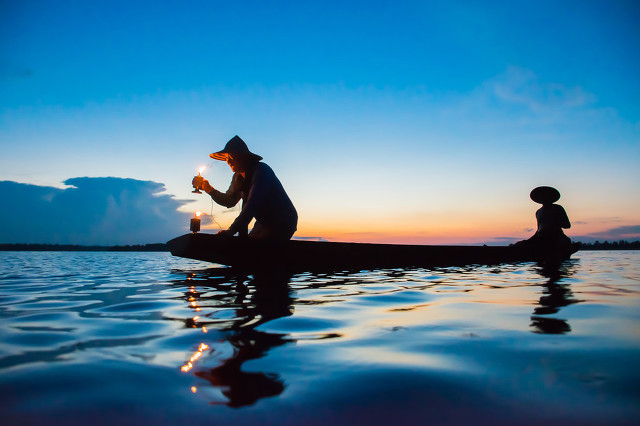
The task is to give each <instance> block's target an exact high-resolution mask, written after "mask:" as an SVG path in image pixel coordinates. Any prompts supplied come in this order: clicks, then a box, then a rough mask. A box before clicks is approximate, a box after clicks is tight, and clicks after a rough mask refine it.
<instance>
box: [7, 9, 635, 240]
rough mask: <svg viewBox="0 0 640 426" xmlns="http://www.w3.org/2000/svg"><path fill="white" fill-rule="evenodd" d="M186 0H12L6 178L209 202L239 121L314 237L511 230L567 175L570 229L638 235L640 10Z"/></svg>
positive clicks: (303, 228) (501, 234)
mask: <svg viewBox="0 0 640 426" xmlns="http://www.w3.org/2000/svg"><path fill="white" fill-rule="evenodd" d="M177 3H178V2H173V1H171V2H169V1H166V2H162V1H153V2H151V1H150V2H145V1H137V2H131V1H113V0H112V1H108V2H103V1H90V2H87V1H29V0H25V1H17V0H15V1H10V0H9V1H3V2H1V3H0V35H1V44H0V149H1V151H0V153H1V155H0V180H6V181H13V182H20V183H29V184H35V185H41V186H49V187H51V186H53V187H58V188H64V185H63V183H62V182H63V181H66V180H67V179H70V178H76V177H85V176H88V177H121V178H131V179H137V180H142V181H153V182H157V183H161V184H164V185H165V188H166V192H165V193H164V194H165V195H171V196H173V197H175V199H177V200H194V202H193V203H188V204H186V205H183V206H182V207H180V209H181V211H184V212H193V211H195V210H202V211H205V212H210V211H211V209H212V207H211V203H210V201H209V199H208V198H207V196H206V195H199V196H198V195H196V194H192V193H191V189H192V188H191V187H190V182H191V178H192V177H193V175H194V174H195V173H196V171H197V169H198V168H200V167H202V166H205V165H206V166H209V168H208V169H207V170H205V171H204V172H203V175H204V176H205V177H206V178H208V179H209V180H210V181H211V183H212V184H213V185H214V187H216V188H218V189H221V190H225V189H226V188H227V186H228V184H229V181H230V178H231V172H230V170H229V168H228V166H227V165H226V164H225V163H223V162H216V161H214V160H210V159H209V158H208V154H209V153H211V152H213V151H217V150H219V149H221V148H222V147H223V146H224V144H225V142H226V141H227V140H228V139H230V138H231V137H232V136H234V135H236V134H238V135H240V136H241V137H242V138H243V139H244V140H245V141H246V142H247V144H248V145H249V147H250V149H251V150H252V151H253V152H255V153H258V154H260V155H262V156H263V157H264V161H265V162H266V163H267V164H269V165H270V166H271V167H272V168H273V169H274V170H275V172H276V174H277V175H278V177H279V178H280V180H281V181H282V183H283V184H284V186H285V189H286V190H287V192H288V193H289V195H290V197H291V199H292V200H293V202H294V204H295V205H296V207H297V209H298V213H299V216H300V222H299V226H298V232H297V234H296V235H298V236H302V237H323V238H326V239H332V240H346V241H385V242H414V243H479V242H489V241H511V239H514V238H515V239H520V238H525V237H528V236H529V235H531V234H532V229H533V228H534V227H535V218H534V213H535V210H536V209H537V207H538V206H537V205H536V204H535V203H533V202H532V201H531V200H530V199H529V198H528V194H529V191H531V189H533V188H534V187H535V186H539V185H551V186H554V187H556V188H558V189H559V190H560V192H561V193H562V198H561V200H560V202H559V203H560V204H562V205H563V206H564V207H565V209H566V210H567V212H568V214H569V217H570V218H571V220H572V222H573V225H574V226H573V227H572V229H571V230H569V231H568V232H567V234H568V235H569V236H572V237H580V236H591V237H594V238H600V239H604V238H609V239H614V238H615V239H618V238H626V239H637V238H638V237H640V167H639V165H640V78H638V76H640V54H638V52H639V51H640V26H639V25H638V22H640V3H638V2H636V1H610V0H609V1H538V2H530V1H510V2H507V1H494V2H492V1H487V0H484V1H461V2H456V1H366V2H365V1H349V2H344V1H326V0H325V1H318V2H315V1H305V2H297V1H296V2H294V1H269V2H265V1H233V2H230V1H216V0H211V1H189V2H184V3H185V4H184V5H179V4H177ZM82 182H85V181H82ZM96 182H97V181H96ZM151 187H154V188H155V186H153V185H151ZM145 199H146V198H145ZM165 201H166V200H165ZM165 205H167V204H165ZM1 208H2V209H3V210H4V213H7V212H10V211H11V210H12V209H17V207H16V206H15V205H14V204H12V200H11V199H7V200H3V203H2V207H1ZM79 208H80V209H82V207H79ZM132 211H133V210H132ZM136 212H137V210H136ZM43 213H44V214H46V211H44V212H43ZM237 213H238V209H235V210H233V211H231V212H228V211H226V209H224V208H223V207H220V206H217V205H216V206H214V207H213V215H214V217H215V218H216V219H217V221H218V222H219V223H220V224H221V225H222V226H228V225H229V224H230V223H231V221H232V220H233V218H234V217H235V215H237ZM16 214H19V213H16ZM137 214H139V213H137ZM3 226H6V225H3ZM181 226H182V227H184V226H186V224H181ZM212 226H213V225H212ZM214 228H215V229H217V226H214ZM96 241H98V240H96ZM0 242H2V241H0ZM149 242H155V241H149ZM84 243H90V241H84Z"/></svg>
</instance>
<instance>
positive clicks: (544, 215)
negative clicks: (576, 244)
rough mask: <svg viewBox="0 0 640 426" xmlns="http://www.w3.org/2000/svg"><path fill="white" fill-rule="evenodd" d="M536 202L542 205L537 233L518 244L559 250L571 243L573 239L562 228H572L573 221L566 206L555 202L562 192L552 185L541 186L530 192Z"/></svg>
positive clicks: (538, 216) (539, 210) (545, 249)
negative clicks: (570, 220)
mask: <svg viewBox="0 0 640 426" xmlns="http://www.w3.org/2000/svg"><path fill="white" fill-rule="evenodd" d="M529 196H530V197H531V199H532V200H533V201H535V202H536V203H539V204H542V207H540V208H539V209H538V211H537V212H536V220H537V222H538V229H537V231H536V233H535V234H534V235H533V236H532V237H531V238H529V239H528V240H525V241H520V242H518V243H517V245H519V246H522V245H525V246H527V247H531V248H534V249H537V250H544V251H547V250H558V249H564V248H567V247H569V246H570V245H571V239H570V238H569V237H567V236H566V235H565V234H564V232H563V231H562V229H569V228H571V222H569V217H568V216H567V212H565V210H564V208H563V207H562V206H561V205H559V204H554V203H555V202H556V201H558V200H559V199H560V192H558V190H557V189H555V188H552V187H550V186H539V187H537V188H535V189H534V190H533V191H531V194H529Z"/></svg>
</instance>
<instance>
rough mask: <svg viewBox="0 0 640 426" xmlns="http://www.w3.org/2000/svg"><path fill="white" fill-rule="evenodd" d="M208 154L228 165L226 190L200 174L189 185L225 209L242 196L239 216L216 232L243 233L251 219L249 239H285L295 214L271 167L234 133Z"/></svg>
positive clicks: (295, 220) (293, 227) (290, 233)
mask: <svg viewBox="0 0 640 426" xmlns="http://www.w3.org/2000/svg"><path fill="white" fill-rule="evenodd" d="M209 156H210V157H211V158H214V159H216V160H221V161H226V162H227V164H228V165H229V167H231V170H232V171H233V178H232V179H231V185H230V186H229V189H227V191H226V192H220V191H218V190H217V189H215V188H213V187H212V186H211V184H210V183H209V182H208V181H207V180H206V179H204V178H203V177H202V176H196V177H194V178H193V181H192V185H193V186H194V187H195V188H199V189H202V190H203V191H205V192H206V193H207V194H209V195H210V196H211V198H212V199H213V201H215V202H216V203H218V204H220V205H221V206H225V207H228V208H231V207H233V206H235V205H236V204H238V201H240V199H242V211H241V212H240V215H239V216H238V217H237V218H236V220H235V221H234V222H233V223H232V224H231V226H230V227H229V229H228V230H224V231H220V232H219V233H220V234H222V235H228V236H232V235H235V234H236V233H238V234H240V235H241V236H245V235H247V227H248V225H249V222H251V220H252V219H254V218H255V219H256V222H255V224H254V226H253V229H252V230H251V233H249V237H250V238H255V239H259V240H269V241H286V240H289V239H290V238H291V237H292V236H293V234H294V233H295V232H296V229H297V226H298V213H297V212H296V209H295V207H293V203H292V202H291V200H290V199H289V196H288V195H287V193H286V192H285V190H284V188H283V186H282V184H281V183H280V181H279V180H278V178H277V177H276V175H275V173H274V172H273V170H271V167H269V166H267V165H266V164H265V163H263V162H261V161H260V160H262V157H260V156H259V155H256V154H254V153H252V152H251V151H249V148H248V147H247V144H246V143H245V142H244V141H243V140H242V139H240V137H238V136H234V137H233V138H231V140H229V142H227V144H226V145H225V147H224V149H223V150H221V151H218V152H214V153H213V154H211V155H209Z"/></svg>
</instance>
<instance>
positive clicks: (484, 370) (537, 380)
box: [0, 251, 640, 424]
mask: <svg viewBox="0 0 640 426" xmlns="http://www.w3.org/2000/svg"><path fill="white" fill-rule="evenodd" d="M639 260H640V252H638V251H618V252H578V253H577V254H576V255H574V259H572V260H571V261H568V262H566V263H565V264H564V265H562V267H561V268H559V269H547V268H544V267H541V266H539V265H536V264H533V263H520V264H512V265H498V266H469V267H464V268H460V267H456V268H432V269H385V270H375V271H345V272H336V273H330V274H312V273H308V274H297V275H283V274H277V273H273V274H267V275H255V276H254V275H243V274H241V273H238V272H236V271H233V270H231V269H228V268H222V267H217V266H216V265H211V264H207V263H203V262H197V261H190V260H185V259H179V258H174V257H171V256H170V255H169V254H167V253H108V252H98V253H87V252H77V253H72V252H0V394H1V395H2V399H1V401H0V413H1V414H2V418H3V424H86V423H88V422H90V423H93V424H139V423H140V422H145V423H151V422H153V423H156V424H178V423H181V422H187V421H188V422H207V424H227V423H233V424H327V423H333V424H354V423H355V424H364V423H365V422H370V423H373V424H389V423H391V422H394V423H396V422H404V423H408V424H429V423H432V424H446V423H474V424H477V423H488V422H494V423H498V424H514V423H517V424H539V423H540V422H544V423H545V424H567V423H574V424H638V423H639V422H640V386H639V385H638V383H640V326H639V324H640V322H639V320H640V309H639V308H640V267H639V266H638V265H639V263H640V262H639Z"/></svg>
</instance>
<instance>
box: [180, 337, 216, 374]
mask: <svg viewBox="0 0 640 426" xmlns="http://www.w3.org/2000/svg"><path fill="white" fill-rule="evenodd" d="M207 349H209V345H207V344H206V343H200V346H198V350H197V351H195V352H194V353H193V355H191V358H189V362H187V363H186V364H185V365H183V366H182V367H180V370H182V372H183V373H186V372H188V371H190V370H191V369H192V368H193V363H194V362H196V361H197V360H199V359H200V358H201V357H202V353H203V352H204V351H206V350H207Z"/></svg>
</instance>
